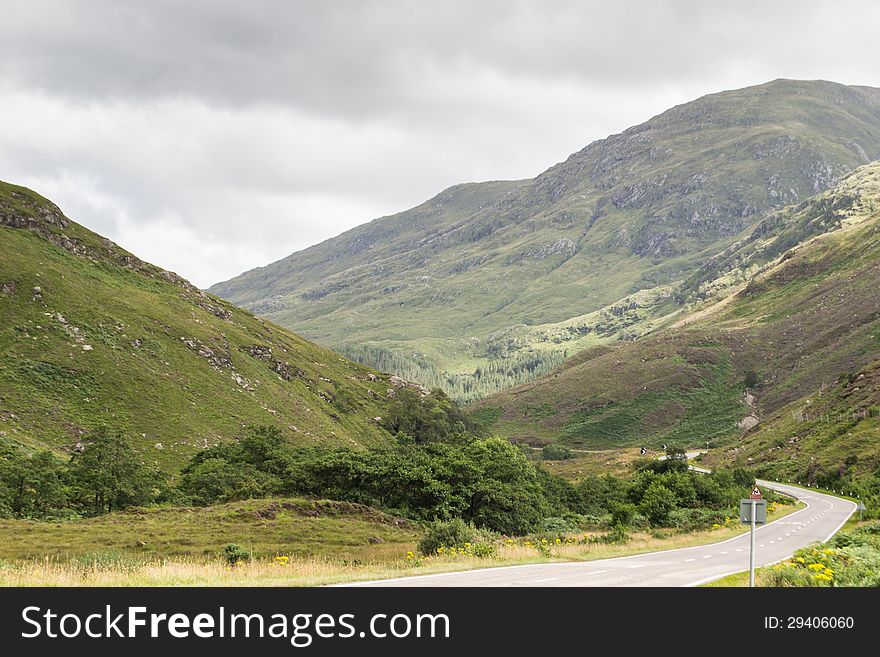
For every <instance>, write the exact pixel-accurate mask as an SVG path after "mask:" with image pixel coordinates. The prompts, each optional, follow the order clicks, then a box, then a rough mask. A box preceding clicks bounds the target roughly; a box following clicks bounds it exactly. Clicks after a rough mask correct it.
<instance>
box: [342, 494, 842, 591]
mask: <svg viewBox="0 0 880 657" xmlns="http://www.w3.org/2000/svg"><path fill="white" fill-rule="evenodd" d="M760 483H761V485H763V486H765V487H767V488H773V487H774V483H773V482H765V481H761V482H760ZM780 485H782V486H790V487H791V488H797V489H798V490H804V491H806V490H807V489H806V488H799V487H798V486H791V485H790V484H780ZM780 492H782V493H785V491H780ZM811 492H812V491H811ZM820 494H822V493H820ZM829 497H833V496H832V495H829ZM795 498H796V499H798V501H800V502H803V503H804V504H805V505H806V506H804V508H803V509H800V510H799V511H795V512H794V513H789V514H788V515H786V516H783V517H782V518H778V519H776V520H774V521H773V522H770V523H767V524H766V525H761V526H760V527H759V528H758V529H756V530H755V533H756V534H757V533H758V532H759V531H761V530H762V529H764V528H765V527H770V526H772V525H773V524H775V523H777V522H779V521H780V520H782V519H783V518H785V519H786V520H787V519H790V518H792V517H794V516H796V515H798V514H801V513H804V512H805V511H809V509H810V503H809V502H804V500H803V499H801V498H798V497H797V496H795ZM837 499H841V500H843V498H837ZM843 501H844V502H849V500H843ZM850 504H852V505H853V509H852V511H850V513H849V515H848V516H847V517H846V520H849V517H850V516H851V515H852V514H853V513H854V512H855V509H856V505H855V503H854V502H850ZM846 520H844V521H843V522H842V523H841V524H840V526H839V527H838V528H837V529H835V530H834V531H833V532H832V533H831V534H830V535H829V536H828V538H831V537H832V536H834V534H836V533H837V531H838V530H839V529H840V527H843V525H845V524H846ZM747 535H748V534H738V535H737V536H733V537H731V538H728V539H725V540H723V541H719V542H717V543H706V544H705V545H692V546H690V547H684V548H676V549H674V550H656V551H654V552H642V553H640V554H630V555H628V556H625V557H611V558H610V559H594V560H592V561H558V562H550V563H528V564H517V565H515V566H493V567H492V568H471V569H470V570H453V571H450V572H448V573H433V574H431V575H410V576H408V577H391V578H387V579H370V580H364V581H361V582H346V583H344V584H331V585H329V587H350V586H375V585H377V584H386V583H389V582H400V581H404V580H419V579H432V578H435V577H451V576H453V575H464V574H468V573H478V572H479V573H488V572H493V571H500V570H512V569H514V568H536V567H546V566H582V567H583V566H589V565H590V564H599V563H608V562H611V561H624V560H626V559H638V558H639V557H648V556H653V555H657V554H674V553H676V552H686V551H687V550H699V549H701V548H707V547H714V546H716V545H724V544H725V543H730V542H731V541H736V540H741V539H742V538H743V537H745V536H747ZM828 538H826V539H825V541H827V540H828ZM825 541H822V542H823V543H824V542H825ZM780 561H782V560H780ZM776 563H778V562H776ZM767 565H772V564H767ZM738 572H741V571H739V570H737V571H734V572H733V573H727V574H724V575H718V576H716V577H711V578H709V579H707V580H700V581H699V582H693V583H690V584H683V586H686V587H688V586H699V585H700V584H705V583H706V582H711V581H712V580H715V579H721V578H722V577H727V576H728V575H733V574H735V573H738ZM585 574H588V573H585ZM463 586H465V587H466V586H467V585H466V584H465V585H463Z"/></svg>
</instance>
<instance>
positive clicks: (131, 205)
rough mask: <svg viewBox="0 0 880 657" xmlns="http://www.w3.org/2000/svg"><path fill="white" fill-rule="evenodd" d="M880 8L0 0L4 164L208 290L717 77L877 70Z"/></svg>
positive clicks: (851, 78)
mask: <svg viewBox="0 0 880 657" xmlns="http://www.w3.org/2000/svg"><path fill="white" fill-rule="evenodd" d="M878 7H880V6H878V5H876V3H873V2H855V1H853V2H838V3H833V4H831V3H824V2H794V1H791V0H786V1H781V2H774V3H767V2H758V1H751V0H748V1H746V0H743V1H741V2H730V3H710V2H705V1H704V2H696V1H693V0H679V1H674V0H665V1H659V2H642V1H629V2H605V1H602V2H599V1H595V2H564V1H562V0H546V1H538V0H534V1H531V2H526V1H512V0H480V1H477V0H470V1H465V0H447V1H446V2H443V3H428V2H413V1H412V0H397V1H387V0H379V1H376V0H374V1H370V2H365V1H359V0H333V1H328V0H313V1H308V2H306V1H294V2H291V1H286V0H258V1H255V2H244V1H241V2H221V1H209V0H199V1H194V0H190V1H187V2H181V1H180V0H177V1H174V0H153V1H151V2H138V3H121V2H115V1H114V0H80V1H78V2H76V3H72V2H66V1H63V0H43V1H42V2H39V3H35V2H33V1H31V0H27V1H25V0H5V1H4V3H3V20H2V21H0V93H2V94H3V100H4V102H3V104H2V105H0V119H2V120H0V178H2V179H5V180H11V181H13V182H19V183H24V184H30V185H31V186H34V187H36V188H37V189H38V191H42V192H44V193H46V194H47V195H50V196H53V198H54V200H56V201H57V202H59V203H60V204H61V205H62V207H63V208H64V209H65V210H67V211H68V213H69V214H70V215H71V216H72V217H73V218H75V219H77V220H78V221H81V222H82V223H84V224H86V225H88V226H90V227H92V228H94V229H96V230H98V231H99V232H102V233H104V234H106V235H108V236H109V237H111V238H112V239H115V240H117V241H120V242H121V243H122V244H123V245H124V246H125V247H127V248H129V249H130V250H133V251H135V252H137V253H138V254H139V255H141V256H143V257H146V258H148V259H151V260H153V261H155V262H157V264H160V265H162V266H165V267H169V268H171V269H175V270H176V271H179V272H180V273H181V274H183V275H185V276H187V277H190V278H192V279H193V280H194V281H195V282H196V283H197V284H200V285H208V284H210V283H213V282H215V281H216V280H218V279H220V278H226V277H230V276H232V275H235V274H237V273H238V272H239V271H241V270H243V269H248V268H251V267H253V266H257V265H260V264H265V262H267V261H268V260H271V259H276V258H279V257H282V256H284V255H286V254H287V253H289V252H291V251H293V250H296V249H300V248H304V247H306V246H308V245H309V244H311V243H314V242H316V241H319V240H321V239H324V238H327V237H330V236H332V235H334V234H337V233H339V232H341V231H342V230H345V229H347V228H349V227H351V226H353V225H356V224H357V223H361V222H363V221H367V220H369V219H371V218H373V217H375V216H378V215H381V214H387V213H391V212H394V211H397V210H401V209H404V208H406V207H408V206H411V205H414V204H416V203H418V202H420V201H423V200H424V199H426V198H427V197H429V196H432V195H433V194H435V193H437V192H438V191H440V190H441V189H442V188H444V187H446V186H448V185H451V184H454V183H457V182H461V181H466V180H480V179H489V178H518V177H525V176H533V175H535V174H537V173H539V172H540V171H541V170H543V169H544V168H546V167H547V166H549V165H551V164H553V163H554V162H555V161H558V160H561V159H564V158H565V157H566V156H567V155H568V154H569V153H571V152H573V151H576V150H579V149H580V148H582V147H583V146H584V145H585V144H586V143H588V142H590V141H592V140H594V139H598V138H601V137H604V136H606V135H607V134H609V133H611V132H617V131H619V130H622V129H624V128H626V127H628V126H629V125H632V124H635V123H638V122H641V121H644V120H646V119H648V118H649V117H650V116H652V115H653V114H656V113H658V112H660V111H662V110H663V109H666V108H667V107H669V106H671V105H674V104H677V103H681V102H685V101H687V100H690V99H692V98H694V97H696V96H699V95H702V94H705V93H710V92H714V91H720V90H722V89H725V88H732V87H738V86H745V85H749V84H758V83H761V82H765V81H767V80H769V79H773V78H776V77H799V78H826V79H834V80H836V81H839V82H845V83H852V84H867V85H874V86H880V73H878V72H877V69H876V66H875V60H876V56H875V53H874V48H875V42H876V39H875V36H874V30H875V29H876V25H877V24H880V20H878V19H880V8H878ZM163 236H164V237H163Z"/></svg>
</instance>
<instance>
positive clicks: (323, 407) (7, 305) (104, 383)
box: [0, 183, 389, 469]
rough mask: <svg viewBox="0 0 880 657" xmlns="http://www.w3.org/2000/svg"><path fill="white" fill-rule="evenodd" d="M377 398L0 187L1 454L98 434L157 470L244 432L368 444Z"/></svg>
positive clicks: (359, 382) (376, 434) (66, 444)
mask: <svg viewBox="0 0 880 657" xmlns="http://www.w3.org/2000/svg"><path fill="white" fill-rule="evenodd" d="M388 388H389V383H388V381H387V376H386V377H379V376H377V375H375V374H373V373H372V372H371V371H369V370H368V369H367V368H365V367H363V366H361V365H357V364H354V363H352V362H349V361H346V360H344V359H343V358H341V357H340V356H339V355H337V354H335V353H333V352H331V351H328V350H326V349H322V348H320V347H317V346H316V345H314V344H312V343H310V342H308V341H306V340H304V339H302V338H300V337H298V336H296V335H293V334H291V333H289V332H287V331H286V330H284V329H282V328H280V327H278V326H275V325H273V324H271V323H269V322H266V321H263V320H261V319H257V318H255V317H253V316H252V315H251V314H250V313H248V312H245V311H242V310H240V309H237V308H235V307H233V306H232V305H230V304H228V303H226V302H225V301H221V300H219V299H217V298H215V297H213V296H211V295H208V294H205V293H204V292H201V291H200V290H198V289H196V288H195V287H194V286H192V285H191V284H189V283H188V282H186V281H184V280H183V279H181V278H179V277H178V276H176V275H175V274H172V273H170V272H167V271H164V270H161V269H159V268H157V267H154V266H152V265H149V264H147V263H145V262H142V261H141V260H138V259H137V258H136V257H134V256H133V255H131V254H129V253H127V252H126V251H124V250H122V249H121V248H119V247H118V246H116V245H115V244H113V243H112V242H110V241H109V240H106V239H104V238H102V237H100V236H98V235H96V234H94V233H92V232H90V231H88V230H86V229H85V228H83V227H82V226H79V225H77V224H76V223H74V222H72V221H70V220H69V219H67V218H66V217H65V216H64V215H63V214H62V213H61V211H60V210H59V209H58V208H57V207H56V206H55V205H53V204H52V203H50V202H49V201H47V200H46V199H44V198H42V197H40V196H39V195H37V194H35V193H34V192H31V191H30V190H27V189H25V188H22V187H16V186H14V185H9V184H6V183H0V441H2V442H4V443H13V444H17V445H19V446H23V447H26V448H28V449H31V448H40V447H48V448H50V449H52V450H54V451H56V452H58V453H68V454H69V453H70V452H71V450H73V449H75V448H76V445H77V443H78V442H79V441H80V439H81V438H82V437H83V436H84V435H85V434H86V433H87V432H88V431H89V429H91V428H93V427H95V426H96V425H98V424H102V423H104V424H107V425H109V426H111V427H114V428H119V429H124V430H125V431H126V432H127V433H128V434H129V435H131V436H132V437H133V438H134V439H135V441H136V446H137V447H138V449H140V450H141V451H142V453H143V456H144V460H145V461H146V462H148V463H155V464H158V465H159V466H161V467H163V468H168V469H172V468H176V467H177V466H179V465H181V464H182V463H184V462H185V460H186V459H187V458H188V457H190V456H191V455H192V454H193V453H194V452H195V451H196V450H198V449H200V448H203V447H205V446H207V445H212V444H216V443H217V442H218V441H219V440H221V439H223V438H229V437H232V436H234V435H237V434H238V433H240V431H241V429H242V427H243V426H245V425H248V424H272V425H275V426H278V427H279V428H280V429H281V430H282V431H283V432H284V434H285V435H286V436H287V437H288V438H289V439H290V441H292V442H296V443H301V444H314V443H329V444H337V445H348V446H352V445H375V444H380V443H383V442H384V441H385V440H386V439H387V438H388V434H387V433H385V431H384V430H383V429H381V428H380V427H379V426H378V423H377V422H376V421H375V420H374V419H373V418H374V417H377V416H381V415H382V414H383V405H384V400H385V399H386V398H387V393H388ZM0 446H2V445H0Z"/></svg>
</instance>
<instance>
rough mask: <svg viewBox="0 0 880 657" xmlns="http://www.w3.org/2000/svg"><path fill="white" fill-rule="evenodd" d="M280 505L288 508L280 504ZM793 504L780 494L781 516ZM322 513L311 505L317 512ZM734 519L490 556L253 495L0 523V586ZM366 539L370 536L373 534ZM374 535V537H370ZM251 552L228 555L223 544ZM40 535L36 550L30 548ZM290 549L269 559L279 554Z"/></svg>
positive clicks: (323, 506) (359, 575)
mask: <svg viewBox="0 0 880 657" xmlns="http://www.w3.org/2000/svg"><path fill="white" fill-rule="evenodd" d="M285 504H286V505H289V506H290V508H286V507H285ZM796 509H797V507H796V506H794V505H783V506H780V507H779V509H778V510H777V511H776V512H775V513H774V514H772V516H771V517H772V518H773V519H777V518H780V517H782V516H784V515H787V514H788V513H791V512H793V511H795V510H796ZM316 511H317V512H318V513H319V515H317V516H316V515H313V514H314V513H315V512H316ZM743 531H744V529H743V528H741V527H740V526H739V525H735V524H732V525H731V526H730V527H722V528H718V529H714V530H704V531H697V532H690V533H686V534H682V533H678V532H675V531H674V530H659V531H654V532H651V533H646V532H645V533H643V532H639V533H634V534H632V535H631V536H630V539H629V540H628V541H627V542H626V543H624V544H620V545H608V544H603V543H590V542H589V539H590V538H591V537H593V536H597V535H599V534H600V532H595V533H582V534H578V535H576V536H571V537H569V538H568V539H567V540H564V541H562V542H561V543H560V544H558V545H557V544H555V543H550V544H548V545H547V546H546V547H545V546H542V545H539V544H540V541H539V540H537V539H534V538H533V539H516V540H513V539H511V540H509V541H507V540H502V541H501V543H500V545H499V547H498V551H497V554H496V555H495V556H493V557H490V558H477V557H475V556H472V555H455V556H447V555H444V556H439V555H438V556H431V557H419V556H417V554H416V543H417V542H418V538H419V536H420V531H419V529H418V528H417V527H416V526H414V525H412V524H410V523H407V522H406V521H402V520H400V519H397V518H393V517H391V516H388V515H386V514H382V513H379V512H377V511H375V510H373V509H369V508H367V507H359V506H357V505H350V504H348V505H342V504H341V503H338V502H315V501H308V500H280V499H278V500H252V501H248V502H238V503H232V504H227V505H219V506H217V507H209V508H207V509H164V510H163V509H159V510H155V511H153V510H151V511H142V512H137V513H121V514H111V515H110V516H106V517H102V518H95V519H92V520H86V521H76V522H70V523H45V522H43V523H37V522H28V521H3V522H2V523H0V556H2V558H3V559H5V561H0V585H2V586H314V585H321V584H334V583H343V582H351V581H358V580H368V579H385V578H392V577H405V576H411V575H426V574H433V573H441V572H453V571H461V570H471V569H475V568H486V567H493V566H508V565H518V564H528V563H541V562H549V561H591V560H595V559H606V558H611V557H621V556H628V555H633V554H640V553H645V552H653V551H658V550H670V549H676V548H683V547H691V546H695V545H704V544H707V543H713V542H717V541H721V540H726V539H728V538H732V537H733V536H736V535H738V534H741V533H742V532H743ZM371 539H373V540H371ZM376 539H378V541H376ZM227 543H237V544H239V545H241V546H242V547H243V548H245V549H246V550H248V551H249V552H250V553H251V554H253V556H254V558H253V559H251V560H250V561H248V562H245V563H240V564H238V565H236V566H229V565H228V564H226V563H225V562H224V561H223V560H222V558H221V557H220V553H221V552H222V547H223V545H225V544H227ZM34 545H40V546H42V547H41V550H42V553H38V552H37V551H36V550H35V549H34V548H33V547H24V546H34ZM47 555H49V556H47ZM279 556H282V557H285V556H286V557H288V558H287V559H284V558H282V559H277V558H276V557H279Z"/></svg>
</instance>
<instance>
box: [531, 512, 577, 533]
mask: <svg viewBox="0 0 880 657" xmlns="http://www.w3.org/2000/svg"><path fill="white" fill-rule="evenodd" d="M579 529H580V527H578V526H577V525H576V524H574V523H571V522H569V521H568V520H567V519H565V518H558V517H551V518H544V519H543V520H542V521H541V522H539V523H538V526H537V528H536V532H537V533H538V534H550V535H553V536H565V535H566V534H570V533H572V532H576V531H578V530H579Z"/></svg>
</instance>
